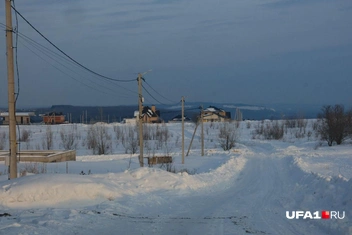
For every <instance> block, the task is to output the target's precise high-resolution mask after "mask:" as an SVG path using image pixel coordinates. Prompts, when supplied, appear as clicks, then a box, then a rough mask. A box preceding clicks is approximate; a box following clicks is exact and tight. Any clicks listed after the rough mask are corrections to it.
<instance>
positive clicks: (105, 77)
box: [11, 6, 135, 82]
mask: <svg viewBox="0 0 352 235" xmlns="http://www.w3.org/2000/svg"><path fill="white" fill-rule="evenodd" d="M11 7H12V9H13V10H14V11H15V12H16V13H17V14H18V15H19V16H20V17H21V18H22V19H23V20H24V21H25V22H26V23H27V24H28V25H29V26H30V27H31V28H32V29H33V30H35V31H36V32H37V33H38V34H39V35H40V36H41V37H42V38H44V39H45V40H46V41H47V42H48V43H49V44H51V45H52V46H53V47H55V48H56V49H57V50H58V51H60V52H61V53H62V54H63V55H65V56H66V57H67V58H69V59H70V60H71V61H73V62H74V63H76V64H77V65H79V66H80V67H82V68H84V69H85V70H87V71H89V72H91V73H92V74H95V75H97V76H99V77H101V78H104V79H106V80H110V81H115V82H132V81H135V79H128V80H122V79H115V78H111V77H107V76H104V75H102V74H100V73H97V72H95V71H93V70H91V69H89V68H88V67H86V66H84V65H82V64H81V63H79V62H78V61H76V60H75V59H73V58H72V57H71V56H69V55H68V54H66V53H65V52H64V51H63V50H61V49H60V48H59V47H58V46H56V45H55V44H54V43H53V42H51V41H50V40H49V39H48V38H47V37H45V36H44V35H43V34H42V33H41V32H40V31H39V30H38V29H36V28H35V27H34V26H33V25H32V24H31V23H30V22H29V21H28V20H27V19H26V18H25V17H24V16H23V15H22V14H21V13H20V12H18V11H17V10H16V8H15V7H13V6H11Z"/></svg>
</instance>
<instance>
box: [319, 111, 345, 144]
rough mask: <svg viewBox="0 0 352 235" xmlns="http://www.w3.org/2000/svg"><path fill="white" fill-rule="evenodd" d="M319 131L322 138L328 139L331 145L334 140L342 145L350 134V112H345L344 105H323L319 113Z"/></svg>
mask: <svg viewBox="0 0 352 235" xmlns="http://www.w3.org/2000/svg"><path fill="white" fill-rule="evenodd" d="M318 118H319V121H320V122H319V123H320V125H319V128H318V133H319V134H320V137H321V139H322V140H326V141H327V142H328V145H329V146H331V145H332V144H333V142H336V144H337V145H340V144H341V143H342V141H343V140H344V138H345V137H346V136H347V135H348V130H349V129H350V128H349V125H348V122H349V113H345V110H344V106H343V105H335V106H331V105H326V106H323V108H322V112H321V113H320V114H319V115H318Z"/></svg>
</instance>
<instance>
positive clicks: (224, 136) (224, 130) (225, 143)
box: [219, 122, 238, 150]
mask: <svg viewBox="0 0 352 235" xmlns="http://www.w3.org/2000/svg"><path fill="white" fill-rule="evenodd" d="M237 134H238V133H237V127H236V125H234V124H233V123H228V122H225V123H221V124H220V128H219V143H220V146H221V148H223V149H224V150H230V149H232V148H233V147H235V143H236V141H237Z"/></svg>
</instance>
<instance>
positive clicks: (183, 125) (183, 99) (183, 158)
mask: <svg viewBox="0 0 352 235" xmlns="http://www.w3.org/2000/svg"><path fill="white" fill-rule="evenodd" d="M182 164H185V97H183V96H182Z"/></svg>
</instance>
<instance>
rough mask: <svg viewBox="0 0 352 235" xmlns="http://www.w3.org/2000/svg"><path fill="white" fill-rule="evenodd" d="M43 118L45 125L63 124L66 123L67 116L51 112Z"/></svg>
mask: <svg viewBox="0 0 352 235" xmlns="http://www.w3.org/2000/svg"><path fill="white" fill-rule="evenodd" d="M42 118H43V122H44V123H45V124H62V123H64V122H65V115H63V114H62V113H61V112H60V113H57V112H50V113H47V114H44V115H42Z"/></svg>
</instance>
